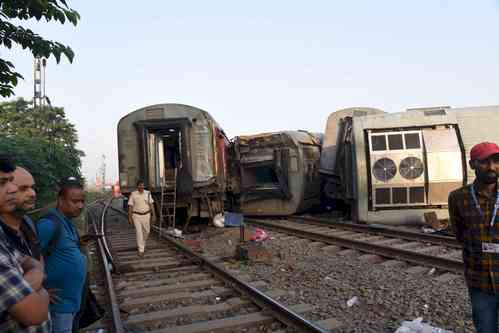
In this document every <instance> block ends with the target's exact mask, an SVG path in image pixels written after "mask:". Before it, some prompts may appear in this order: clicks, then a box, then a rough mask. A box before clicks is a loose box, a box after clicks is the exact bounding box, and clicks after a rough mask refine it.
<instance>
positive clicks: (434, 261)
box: [245, 219, 464, 274]
mask: <svg viewBox="0 0 499 333" xmlns="http://www.w3.org/2000/svg"><path fill="white" fill-rule="evenodd" d="M245 221H246V223H248V224H251V225H258V226H260V227H264V228H268V229H271V230H276V231H279V232H284V233H287V234H291V235H295V236H297V237H302V238H307V239H311V240H314V241H318V242H323V243H326V244H331V245H338V246H342V247H346V248H349V249H356V250H359V251H362V252H367V253H373V254H377V255H380V256H383V257H387V258H393V259H398V260H403V261H407V262H410V263H413V264H418V265H421V266H428V267H436V268H439V269H442V270H446V271H450V272H454V273H460V274H461V273H463V269H464V267H463V263H462V261H459V260H454V259H447V258H443V257H436V256H431V255H426V254H422V253H418V252H414V251H409V250H405V249H401V248H396V247H393V246H389V245H380V244H379V243H377V244H375V243H370V242H368V241H367V242H366V241H360V240H355V239H351V238H348V237H346V236H345V235H343V236H338V235H334V234H325V233H323V232H320V231H319V232H317V231H309V230H305V229H303V228H302V227H301V226H300V225H297V224H294V225H292V224H291V225H285V224H283V223H279V222H270V221H264V220H257V219H245ZM388 241H390V240H388Z"/></svg>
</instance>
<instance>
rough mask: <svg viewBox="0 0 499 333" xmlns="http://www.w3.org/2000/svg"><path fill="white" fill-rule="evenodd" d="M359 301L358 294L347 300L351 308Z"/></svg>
mask: <svg viewBox="0 0 499 333" xmlns="http://www.w3.org/2000/svg"><path fill="white" fill-rule="evenodd" d="M358 302H359V298H358V297H357V296H354V297H352V298H350V299H349V300H348V301H347V306H348V307H349V308H351V307H352V306H354V305H355V304H357V303H358Z"/></svg>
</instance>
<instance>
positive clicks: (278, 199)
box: [231, 131, 321, 216]
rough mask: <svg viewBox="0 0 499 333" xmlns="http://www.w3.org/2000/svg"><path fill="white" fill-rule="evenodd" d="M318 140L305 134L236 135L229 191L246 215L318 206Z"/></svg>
mask: <svg viewBox="0 0 499 333" xmlns="http://www.w3.org/2000/svg"><path fill="white" fill-rule="evenodd" d="M320 149H321V147H320V142H319V138H318V137H317V136H316V135H314V134H311V133H308V132H305V131H284V132H275V133H264V134H257V135H250V136H239V137H236V138H235V139H234V142H233V144H232V147H231V165H232V166H231V170H232V174H233V176H232V177H231V184H232V185H231V192H232V193H233V194H234V195H236V196H238V198H239V204H240V209H241V211H242V212H243V213H244V214H248V215H274V216H275V215H290V214H294V213H297V212H302V211H305V210H307V209H308V208H310V207H312V206H313V205H317V204H319V200H320V178H319V173H318V170H319V159H320Z"/></svg>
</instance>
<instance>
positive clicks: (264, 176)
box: [254, 166, 279, 184]
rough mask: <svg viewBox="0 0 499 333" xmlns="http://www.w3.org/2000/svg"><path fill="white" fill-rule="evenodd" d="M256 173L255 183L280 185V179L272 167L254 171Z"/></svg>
mask: <svg viewBox="0 0 499 333" xmlns="http://www.w3.org/2000/svg"><path fill="white" fill-rule="evenodd" d="M254 172H255V178H256V179H255V181H256V183H260V184H271V183H273V184H278V183H279V179H277V175H276V174H275V171H274V169H273V168H271V167H265V166H262V167H258V168H255V169H254Z"/></svg>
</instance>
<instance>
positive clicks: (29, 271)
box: [0, 156, 49, 333]
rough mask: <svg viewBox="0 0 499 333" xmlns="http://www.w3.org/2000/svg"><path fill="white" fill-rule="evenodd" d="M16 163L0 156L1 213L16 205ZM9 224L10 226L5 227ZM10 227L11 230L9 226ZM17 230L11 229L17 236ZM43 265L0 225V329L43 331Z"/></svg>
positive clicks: (45, 317)
mask: <svg viewBox="0 0 499 333" xmlns="http://www.w3.org/2000/svg"><path fill="white" fill-rule="evenodd" d="M14 170H15V165H14V163H13V162H12V160H11V159H10V158H9V157H7V156H0V215H2V216H3V215H5V214H12V212H13V211H14V210H15V209H16V193H17V185H16V184H15V183H14V182H13V181H14ZM7 228H10V227H7ZM9 231H10V230H9ZM18 231H19V230H17V231H16V230H15V228H14V229H13V231H12V232H13V233H15V234H16V236H18V237H19V236H20V234H18ZM43 278H44V272H43V266H42V265H41V263H40V262H38V261H37V260H34V259H33V258H31V257H30V256H27V255H25V254H23V253H22V252H21V251H20V250H19V249H18V247H17V246H14V245H13V242H12V239H11V238H9V237H8V236H7V235H6V233H5V232H4V227H3V226H2V227H1V228H0V332H9V333H14V332H46V331H47V329H48V328H47V326H46V325H45V324H44V323H46V321H47V320H48V305H49V295H48V293H47V291H46V290H45V289H44V288H43V286H42V282H43Z"/></svg>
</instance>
